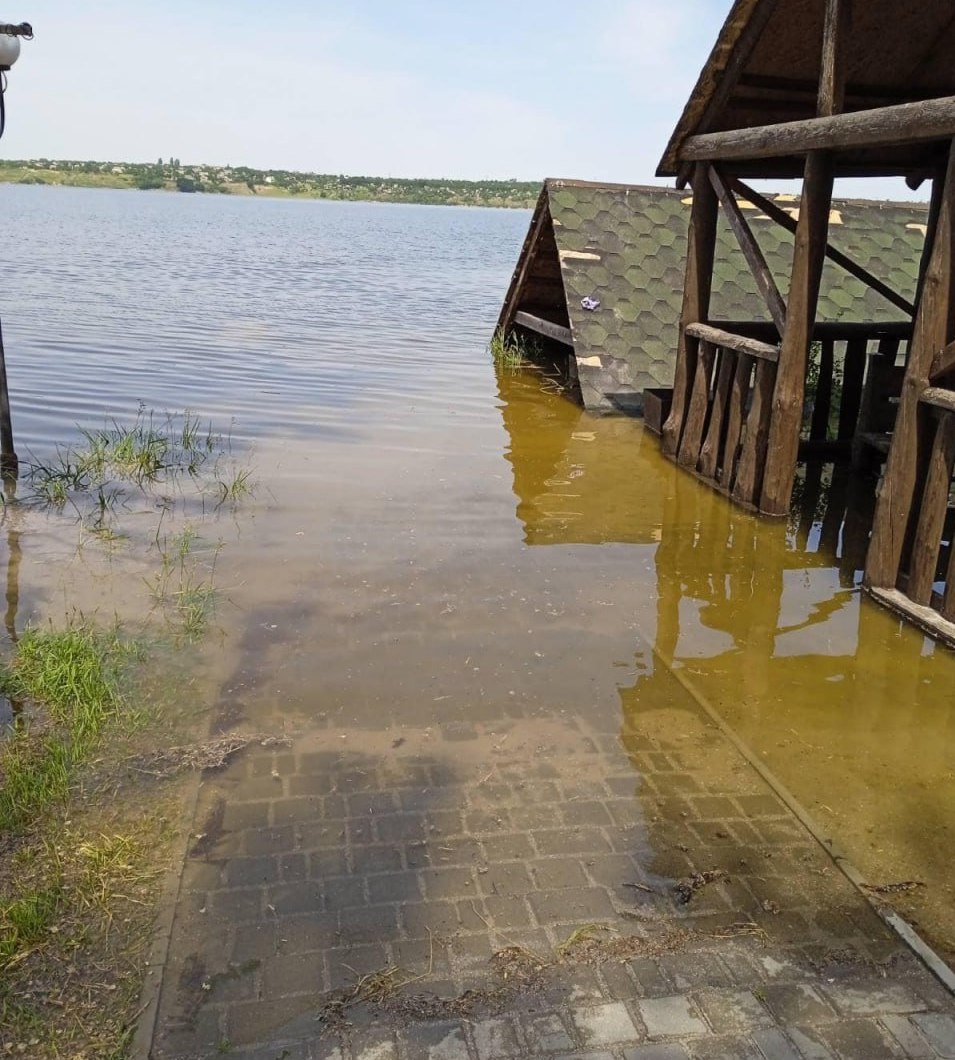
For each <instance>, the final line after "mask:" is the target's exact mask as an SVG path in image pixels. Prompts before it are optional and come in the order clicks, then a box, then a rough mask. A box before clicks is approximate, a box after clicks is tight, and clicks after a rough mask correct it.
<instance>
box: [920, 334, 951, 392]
mask: <svg viewBox="0 0 955 1060" xmlns="http://www.w3.org/2000/svg"><path fill="white" fill-rule="evenodd" d="M952 372H955V342H950V343H949V344H948V345H947V346H946V347H945V348H944V349H941V350H939V351H938V353H936V354H935V356H934V357H933V358H932V366H931V368H929V373H928V377H929V380H930V381H931V382H933V383H935V382H937V381H938V380H939V379H944V378H945V376H947V375H951V373H952ZM923 400H924V399H923Z"/></svg>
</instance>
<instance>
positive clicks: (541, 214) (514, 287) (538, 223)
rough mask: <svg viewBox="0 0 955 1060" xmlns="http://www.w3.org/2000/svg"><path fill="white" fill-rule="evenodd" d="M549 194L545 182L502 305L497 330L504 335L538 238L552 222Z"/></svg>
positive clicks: (512, 315) (535, 252)
mask: <svg viewBox="0 0 955 1060" xmlns="http://www.w3.org/2000/svg"><path fill="white" fill-rule="evenodd" d="M547 195H548V192H547V185H546V184H545V185H544V187H543V188H542V189H541V193H540V198H538V200H537V206H536V208H535V210H534V215H533V217H532V218H531V223H530V226H529V227H528V230H527V235H526V236H525V237H524V245H523V246H522V247H521V255H520V257H519V258H518V259H517V267H516V268H515V269H514V273H513V275H512V276H511V282H510V284H509V285H508V289H507V296H506V297H505V299H504V305H503V306H502V307H501V315H500V316H499V317H498V320H497V330H498V331H500V332H501V334H503V335H506V334H507V333H508V332H509V331H510V330H511V325H512V324H513V322H514V313H515V311H516V309H517V302H518V299H519V297H520V294H521V290H522V288H523V286H524V280H525V279H526V278H527V274H528V270H529V269H530V267H531V264H532V262H533V261H534V258H535V257H536V255H537V243H538V240H539V239H540V236H541V233H542V232H543V231H544V230H545V227H546V226H547V225H548V224H549V223H550V206H549V205H548V199H547Z"/></svg>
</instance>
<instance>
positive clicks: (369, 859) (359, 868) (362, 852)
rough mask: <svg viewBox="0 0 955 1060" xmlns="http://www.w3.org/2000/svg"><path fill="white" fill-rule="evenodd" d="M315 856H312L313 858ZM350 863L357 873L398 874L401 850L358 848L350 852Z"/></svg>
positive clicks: (396, 848)
mask: <svg viewBox="0 0 955 1060" xmlns="http://www.w3.org/2000/svg"><path fill="white" fill-rule="evenodd" d="M315 856H316V855H314V854H313V855H312V857H313V858H314V857H315ZM352 863H353V865H354V867H355V872H357V873H371V872H398V871H399V870H400V869H401V849H400V848H399V847H396V846H394V845H392V844H388V845H382V846H374V845H372V846H363V847H358V848H357V849H356V850H354V851H353V852H352ZM335 875H338V874H337V873H336V874H335Z"/></svg>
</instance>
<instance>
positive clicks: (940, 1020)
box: [912, 1012, 955, 1060]
mask: <svg viewBox="0 0 955 1060" xmlns="http://www.w3.org/2000/svg"><path fill="white" fill-rule="evenodd" d="M912 1022H913V1023H914V1024H915V1026H916V1027H918V1029H919V1030H920V1031H921V1032H922V1034H924V1035H925V1038H926V1040H927V1041H928V1043H929V1045H931V1046H932V1048H933V1049H934V1050H935V1051H936V1052H937V1053H938V1055H939V1056H943V1057H945V1060H952V1058H953V1057H955V1017H952V1016H949V1015H945V1014H944V1013H940V1012H924V1013H920V1014H918V1015H915V1016H912Z"/></svg>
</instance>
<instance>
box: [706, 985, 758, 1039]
mask: <svg viewBox="0 0 955 1060" xmlns="http://www.w3.org/2000/svg"><path fill="white" fill-rule="evenodd" d="M694 996H695V1000H696V1003H697V1005H698V1006H699V1008H700V1009H701V1010H702V1012H703V1015H704V1017H705V1018H706V1020H707V1022H708V1023H709V1025H710V1026H711V1027H712V1028H713V1030H714V1031H716V1033H717V1034H740V1033H742V1032H744V1031H751V1030H754V1029H756V1028H758V1027H768V1026H770V1025H771V1024H772V1022H773V1021H772V1017H771V1016H770V1015H769V1013H768V1012H767V1011H766V1008H765V1006H764V1005H763V1004H762V1002H761V1001H760V1000H759V999H758V998H757V997H755V995H754V994H753V992H752V991H751V990H721V991H704V992H701V993H698V994H696V995H694Z"/></svg>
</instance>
